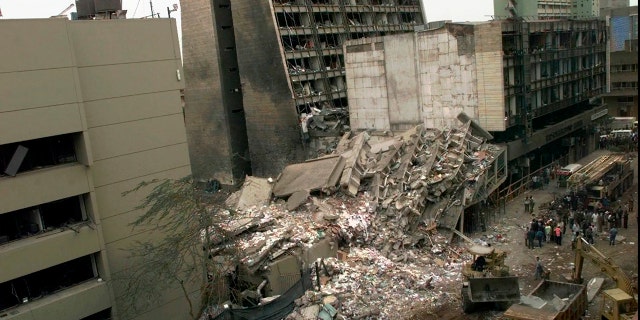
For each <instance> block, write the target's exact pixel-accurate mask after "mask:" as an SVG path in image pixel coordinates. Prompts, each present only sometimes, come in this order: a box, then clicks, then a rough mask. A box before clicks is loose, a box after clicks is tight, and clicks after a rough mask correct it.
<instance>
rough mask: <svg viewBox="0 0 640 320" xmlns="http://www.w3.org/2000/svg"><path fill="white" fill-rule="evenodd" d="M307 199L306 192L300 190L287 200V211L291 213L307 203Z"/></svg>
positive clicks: (307, 194)
mask: <svg viewBox="0 0 640 320" xmlns="http://www.w3.org/2000/svg"><path fill="white" fill-rule="evenodd" d="M308 198H309V191H308V190H300V191H296V192H294V193H293V194H292V195H291V196H290V197H289V199H287V210H289V211H292V210H295V209H296V208H298V207H299V206H301V205H302V204H303V203H305V202H307V199H308Z"/></svg>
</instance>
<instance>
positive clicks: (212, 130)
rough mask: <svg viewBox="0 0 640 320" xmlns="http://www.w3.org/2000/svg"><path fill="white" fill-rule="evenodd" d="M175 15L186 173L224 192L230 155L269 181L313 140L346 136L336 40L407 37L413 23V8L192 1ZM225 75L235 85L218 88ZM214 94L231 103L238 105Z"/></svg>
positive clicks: (364, 0)
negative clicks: (237, 120) (183, 78)
mask: <svg viewBox="0 0 640 320" xmlns="http://www.w3.org/2000/svg"><path fill="white" fill-rule="evenodd" d="M182 10H183V20H182V26H183V43H184V62H185V72H186V74H187V75H188V77H187V81H188V83H187V88H186V90H185V101H186V119H187V127H190V126H192V125H193V124H194V123H195V124H196V125H195V126H194V127H193V128H190V129H189V133H188V135H189V141H190V144H192V145H193V144H197V146H195V148H194V149H193V151H192V153H191V157H192V163H193V171H194V174H195V173H197V175H198V176H200V177H201V178H203V179H211V178H215V179H218V180H221V182H222V183H224V184H233V183H235V182H236V181H237V180H238V179H241V178H243V176H238V175H239V173H241V170H235V171H234V170H232V168H231V164H228V163H229V161H230V160H231V159H232V158H234V157H236V156H239V157H242V158H243V159H245V160H250V161H251V172H252V174H253V175H256V176H268V175H275V174H278V173H279V172H280V171H281V169H283V168H284V167H285V166H286V165H287V164H290V163H292V162H295V161H300V160H304V159H305V157H306V154H307V150H306V149H307V147H306V141H307V140H308V139H309V138H312V137H313V136H314V135H315V134H318V135H339V134H340V133H341V132H342V131H344V130H345V129H348V127H346V126H347V125H348V100H347V90H346V82H345V78H344V55H343V52H342V45H343V44H344V42H345V41H347V40H349V39H357V38H364V37H373V36H381V35H386V34H393V33H403V32H411V31H413V29H414V27H415V26H416V25H420V24H422V23H423V15H422V9H421V4H420V1H419V0H384V1H383V0H307V1H303V0H295V1H294V0H269V1H250V0H241V1H233V2H231V1H224V0H223V1H216V2H214V3H211V2H210V1H209V2H207V1H203V0H199V1H190V2H187V3H184V4H183V8H182ZM231 38H233V42H231ZM222 43H225V44H222ZM223 54H229V55H231V54H235V55H236V56H237V61H235V63H228V61H231V59H229V60H226V61H227V62H226V61H225V59H222V58H220V57H222V55H223ZM228 74H232V77H233V78H234V79H237V82H234V83H233V84H232V85H229V86H228V85H227V84H226V83H227V82H228V81H227V80H220V79H221V78H224V77H226V76H227V75H228ZM192 81H193V82H195V83H196V87H197V88H195V89H194V88H191V84H192ZM229 81H230V80H229ZM234 81H235V80H234ZM223 94H228V95H233V96H234V97H237V99H240V98H241V105H240V102H239V100H231V99H226V100H225V99H221V98H220V97H219V96H220V95H223ZM234 110H236V111H235V112H236V114H242V115H243V117H244V121H245V124H246V138H247V142H246V144H244V145H243V144H241V143H240V142H238V141H236V142H235V143H234V141H232V140H231V137H233V136H235V135H239V136H242V135H243V134H245V133H244V130H245V128H243V127H242V126H239V125H235V126H234V125H233V123H234V121H230V119H229V116H228V115H229V114H234ZM309 116H314V117H316V121H315V124H316V125H317V128H319V129H318V130H315V131H314V130H313V129H314V128H310V130H308V131H304V130H303V128H304V127H305V126H303V125H301V124H302V122H306V120H305V121H302V120H301V119H308V117H309ZM321 118H322V119H323V120H325V122H322V123H321ZM234 145H237V146H238V147H237V148H234V147H233V146H234ZM217 163H222V164H221V165H217Z"/></svg>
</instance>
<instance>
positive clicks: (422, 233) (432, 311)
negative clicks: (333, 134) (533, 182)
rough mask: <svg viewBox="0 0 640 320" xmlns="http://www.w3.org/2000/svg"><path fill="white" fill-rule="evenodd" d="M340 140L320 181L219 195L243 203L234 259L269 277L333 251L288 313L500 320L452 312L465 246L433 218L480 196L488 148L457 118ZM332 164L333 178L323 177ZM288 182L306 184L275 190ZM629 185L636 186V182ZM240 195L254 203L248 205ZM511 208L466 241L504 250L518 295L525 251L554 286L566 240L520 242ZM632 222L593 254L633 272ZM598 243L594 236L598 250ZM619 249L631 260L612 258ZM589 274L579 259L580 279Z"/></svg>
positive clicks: (538, 194)
mask: <svg viewBox="0 0 640 320" xmlns="http://www.w3.org/2000/svg"><path fill="white" fill-rule="evenodd" d="M340 145H342V148H343V150H342V152H344V154H346V156H344V155H343V156H341V157H342V159H341V160H340V161H338V160H336V159H334V158H331V157H328V158H323V159H322V160H321V161H325V162H324V163H325V164H326V163H328V164H329V169H330V170H328V172H329V173H330V175H328V176H327V177H326V179H324V178H323V177H321V178H323V179H320V182H319V183H316V181H309V180H313V179H312V177H313V176H304V174H308V173H309V172H308V171H313V172H312V173H315V174H318V173H320V172H322V170H320V169H318V170H314V167H310V168H309V167H303V168H304V169H305V170H306V171H305V170H303V171H304V172H303V171H295V173H296V174H298V175H302V177H298V176H295V175H294V177H293V178H291V177H289V178H290V180H286V177H285V178H282V177H280V178H281V179H284V180H286V181H291V182H290V183H288V184H287V186H284V187H280V188H278V186H277V184H278V181H273V180H267V179H265V180H264V181H257V180H255V181H251V183H253V184H254V186H255V185H261V184H262V185H261V187H260V188H258V189H257V191H255V192H253V193H249V192H248V189H249V187H248V185H247V184H246V183H245V187H244V188H243V190H241V191H240V192H239V193H236V194H235V196H234V197H232V198H230V199H229V201H228V203H229V205H230V207H236V206H237V205H238V203H243V205H242V208H238V209H237V210H235V211H233V212H229V213H228V214H229V216H230V219H229V220H230V221H231V222H230V223H229V225H227V226H226V229H227V230H229V231H232V232H233V233H234V234H235V235H236V236H237V237H236V238H235V242H234V243H233V244H231V245H232V246H234V247H235V248H236V249H238V250H239V251H240V252H242V253H243V257H242V259H241V263H242V264H243V266H244V267H245V268H246V270H248V272H250V273H252V274H253V275H255V276H258V277H260V276H261V275H264V274H265V273H267V272H269V265H270V263H272V262H273V261H276V260H278V259H279V258H282V257H285V256H287V255H294V256H296V255H300V253H301V251H303V250H304V249H305V248H310V247H311V246H313V245H314V244H316V243H318V241H320V240H322V239H330V241H331V243H333V244H334V245H336V246H337V247H338V254H337V255H336V257H330V258H326V259H324V260H323V262H324V266H323V267H322V270H315V271H318V272H317V273H316V272H312V274H313V281H314V283H315V281H317V280H319V281H320V287H319V288H318V287H315V288H314V289H313V290H309V291H307V292H306V293H305V294H304V295H303V296H302V297H300V298H299V299H298V300H296V307H295V309H294V311H293V312H292V313H291V314H290V315H289V316H288V317H287V319H296V320H298V319H300V320H304V319H317V318H321V319H498V318H500V316H501V312H497V311H486V312H480V313H476V314H471V315H465V314H464V313H463V312H462V308H461V301H460V287H461V280H462V276H461V267H462V263H463V262H466V261H469V260H470V259H471V256H470V255H469V254H468V253H466V252H465V250H464V247H465V246H466V245H468V243H465V242H464V241H463V242H458V240H459V239H458V238H454V239H456V242H455V243H450V239H451V233H450V232H446V231H447V228H446V227H447V226H446V225H445V226H443V225H442V224H440V223H439V221H438V220H440V219H441V218H443V217H447V215H449V216H450V215H452V214H454V213H457V214H460V212H461V211H462V209H463V208H464V203H465V202H466V201H473V200H474V199H476V198H477V197H482V196H486V195H483V194H482V192H479V191H480V190H482V188H483V187H485V185H483V184H482V183H483V181H484V179H485V176H484V175H483V173H484V170H485V168H487V167H489V165H490V164H491V162H492V161H493V160H494V155H495V153H496V152H498V151H499V150H498V149H497V148H495V147H494V146H491V145H487V144H485V143H484V142H483V141H482V139H481V138H478V137H475V136H473V135H472V134H471V130H470V128H469V124H468V123H467V124H465V125H463V126H461V127H460V128H457V129H454V130H451V131H445V132H440V131H438V130H434V131H429V130H424V131H420V130H418V131H416V132H414V133H413V134H409V135H405V136H404V137H402V138H399V139H397V140H396V143H393V144H387V145H386V146H387V147H386V148H380V147H375V146H372V145H368V144H367V139H366V136H362V135H361V136H356V137H351V138H349V139H346V140H345V141H342V143H341V144H339V145H338V148H340ZM349 150H350V153H349V152H347V151H349ZM374 150H375V151H374ZM330 161H333V162H330ZM385 161H386V162H385ZM307 165H309V164H308V163H307ZM334 165H335V166H336V167H335V168H334V167H331V166H334ZM318 168H320V167H318ZM323 168H325V169H326V166H325V167H323ZM336 171H339V172H341V174H340V175H337V176H336V175H334V174H335V172H336ZM283 175H284V176H286V175H285V173H283ZM281 176H282V175H281ZM345 176H347V178H348V179H344V177H345ZM280 181H283V180H280ZM314 183H315V184H314ZM273 184H275V187H273V188H274V189H275V191H274V192H273V193H272V189H271V187H272V185H273ZM295 184H299V185H304V186H305V187H309V186H312V187H314V188H315V189H312V190H309V189H306V190H297V191H296V190H295V188H294V190H290V191H289V190H287V189H286V188H288V187H291V185H295ZM265 186H266V187H267V188H266V189H268V190H267V192H264V190H265V188H264V187H265ZM634 188H635V191H636V192H637V184H636V185H635V186H634ZM290 189H291V188H290ZM283 190H284V191H283ZM561 191H562V190H549V189H547V190H536V191H531V192H530V193H527V195H533V196H534V198H535V199H536V202H537V203H539V204H542V203H544V202H545V201H551V200H552V199H553V197H554V196H555V195H557V194H558V193H559V192H561ZM244 192H247V193H246V194H245V193H244ZM278 193H280V195H279V194H278ZM272 194H275V198H274V197H272ZM247 195H248V197H249V198H251V199H252V200H257V201H256V202H255V203H254V204H253V205H252V204H251V203H247V201H246V198H247ZM636 195H637V193H636ZM521 197H522V196H521ZM243 198H244V200H243ZM249 202H251V201H249ZM521 203H522V200H521V199H520V198H516V199H514V200H513V201H512V202H511V203H508V204H507V206H506V208H503V209H506V210H504V211H503V212H502V213H495V214H491V217H490V219H489V226H488V228H487V231H486V232H482V233H477V234H472V235H470V237H471V239H473V241H474V242H476V243H480V244H491V245H492V246H494V247H496V248H499V249H501V250H505V251H507V252H508V256H507V260H506V263H507V265H509V266H510V268H511V269H510V270H511V273H512V274H513V275H516V276H520V277H521V280H520V287H521V292H522V294H527V293H528V292H530V291H531V290H533V288H534V287H535V285H536V284H537V282H535V281H534V280H533V277H532V274H533V268H534V261H535V260H534V258H535V256H536V255H540V256H541V258H542V260H543V263H544V264H545V265H547V266H548V268H549V269H550V270H551V272H552V280H560V281H564V280H563V279H561V278H560V277H563V276H564V274H566V273H568V272H570V270H571V268H572V265H571V263H572V261H573V253H572V251H571V249H570V244H569V241H566V240H565V242H564V244H563V246H562V247H555V246H553V245H546V246H544V247H543V248H541V249H535V250H529V249H527V248H526V247H525V246H524V237H523V232H524V230H523V229H522V226H524V225H526V223H527V222H528V221H530V219H531V215H529V214H524V213H523V210H522V209H521V207H522V204H521ZM539 207H542V206H539ZM498 211H499V210H498V209H497V208H496V212H498ZM541 213H542V212H536V213H534V214H541ZM633 217H635V215H633ZM635 221H637V220H635ZM635 221H634V220H632V222H631V226H632V227H631V228H630V229H629V230H628V231H627V230H624V231H621V234H624V235H625V236H626V237H627V239H626V241H625V242H624V243H621V244H622V245H621V246H619V247H608V248H607V246H604V248H602V250H603V251H604V252H607V254H611V255H612V257H615V258H614V259H618V258H620V259H621V260H623V262H621V266H622V267H623V269H625V270H629V273H630V274H635V275H637V250H636V248H637V246H636V244H637V223H636V222H635ZM443 231H445V232H444V233H443ZM604 244H606V242H604V241H602V242H601V243H600V244H599V245H598V249H600V246H603V245H604ZM229 245H230V244H225V243H222V244H220V245H219V246H218V247H215V248H211V250H212V254H213V255H218V256H219V258H221V259H220V260H221V261H222V260H224V254H225V247H227V246H229ZM630 248H633V252H634V253H635V257H633V256H634V255H625V254H622V252H624V251H625V250H629V249H630ZM309 265H313V263H312V262H310V263H309ZM597 272H598V271H597V268H595V267H593V266H591V267H590V266H588V263H585V271H584V278H589V277H590V276H594V274H597ZM316 274H317V275H320V277H319V279H318V278H316ZM600 276H602V275H601V274H600ZM605 277H606V276H605ZM271 298H273V297H271ZM266 300H269V299H266ZM594 312H595V311H594Z"/></svg>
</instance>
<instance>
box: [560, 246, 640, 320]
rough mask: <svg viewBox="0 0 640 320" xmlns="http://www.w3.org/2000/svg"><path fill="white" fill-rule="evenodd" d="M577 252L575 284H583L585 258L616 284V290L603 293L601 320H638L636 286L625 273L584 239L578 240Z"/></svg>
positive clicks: (573, 275)
mask: <svg viewBox="0 0 640 320" xmlns="http://www.w3.org/2000/svg"><path fill="white" fill-rule="evenodd" d="M575 251H576V255H575V266H574V269H573V273H572V275H571V277H572V281H573V282H576V283H582V282H583V279H582V266H583V263H584V259H585V258H587V259H589V260H590V261H591V262H593V264H595V265H596V266H597V267H599V268H600V270H601V271H602V272H604V273H606V274H607V275H608V276H609V277H611V279H613V281H615V282H616V288H613V289H608V290H603V291H602V308H601V319H608V320H631V319H634V317H635V319H637V316H638V301H637V300H636V298H635V296H634V295H635V289H634V285H633V283H632V282H631V279H629V277H628V276H627V275H626V274H625V273H624V271H623V270H622V269H621V268H620V267H619V266H617V265H616V264H615V263H613V261H611V258H609V257H607V256H605V255H604V254H602V252H600V251H599V250H598V249H596V248H595V247H594V246H592V245H591V244H589V242H587V240H585V239H584V238H582V237H580V238H579V239H577V240H576V248H575Z"/></svg>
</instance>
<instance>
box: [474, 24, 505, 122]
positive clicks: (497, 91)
mask: <svg viewBox="0 0 640 320" xmlns="http://www.w3.org/2000/svg"><path fill="white" fill-rule="evenodd" d="M476 30H477V32H476V37H477V38H476V41H475V43H476V49H477V51H476V62H477V63H476V70H477V88H478V113H477V114H478V122H479V124H480V125H481V126H482V127H483V128H484V129H485V130H490V131H504V130H505V129H506V123H505V121H504V116H505V111H506V110H505V102H504V68H503V67H502V64H503V59H502V55H503V53H502V27H501V25H500V24H499V23H487V24H482V25H478V26H476Z"/></svg>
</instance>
